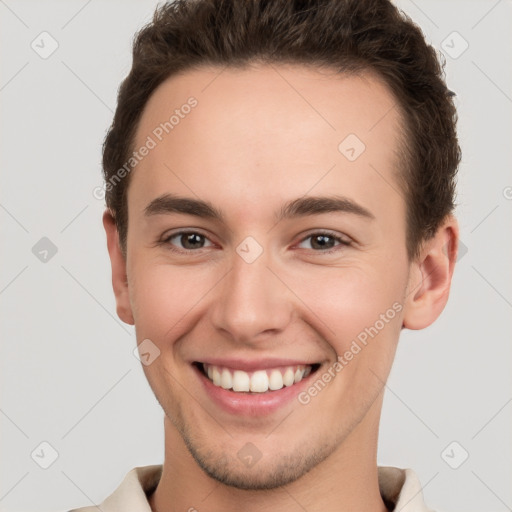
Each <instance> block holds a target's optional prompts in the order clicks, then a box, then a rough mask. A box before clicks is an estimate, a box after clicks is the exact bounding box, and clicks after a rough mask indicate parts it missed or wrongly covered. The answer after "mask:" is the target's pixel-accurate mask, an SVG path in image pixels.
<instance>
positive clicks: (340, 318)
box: [297, 266, 405, 357]
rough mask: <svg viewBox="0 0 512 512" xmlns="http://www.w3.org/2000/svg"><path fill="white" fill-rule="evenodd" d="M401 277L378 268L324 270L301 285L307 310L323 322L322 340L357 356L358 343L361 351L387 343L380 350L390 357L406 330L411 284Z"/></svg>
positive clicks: (310, 276) (317, 323)
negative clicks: (405, 302) (407, 285)
mask: <svg viewBox="0 0 512 512" xmlns="http://www.w3.org/2000/svg"><path fill="white" fill-rule="evenodd" d="M320 274H321V275H320ZM398 274H399V273H398V272H396V271H394V269H389V268H387V269H386V268H379V267H378V266H368V267H366V268H364V269H363V268H362V267H359V268H358V267H347V268H339V269H334V268H330V269H322V272H321V273H318V274H317V275H315V273H311V274H309V276H308V277H305V278H302V279H301V280H298V281H297V282H298V283H299V282H300V283H302V284H301V285H300V291H299V292H298V295H300V296H301V297H305V298H307V300H306V301H305V302H306V305H307V306H308V307H309V308H310V309H311V310H312V311H313V312H314V313H315V315H316V316H317V317H318V318H319V319H320V320H321V323H322V324H323V325H324V329H323V330H322V334H324V335H325V338H326V339H327V340H329V343H330V344H331V345H332V347H333V348H334V349H335V350H336V352H337V354H338V355H342V354H344V353H345V352H346V351H350V350H352V351H353V352H357V351H358V349H357V346H353V342H354V341H356V340H357V342H358V344H359V345H360V346H361V347H367V346H369V345H370V340H373V339H379V340H382V341H381V342H380V343H379V344H378V346H377V347H376V348H375V349H374V350H377V351H387V350H389V349H390V348H391V347H392V346H393V345H394V344H395V343H396V340H397V339H398V335H399V333H400V328H401V325H402V313H401V311H402V309H403V306H402V303H401V301H402V297H403V289H404V287H405V280H404V278H403V276H402V277H401V278H399V275H398ZM315 325H317V326H320V322H319V321H318V320H317V321H316V322H315ZM361 352H363V351H361ZM348 357H351V356H350V355H348ZM358 357H359V356H358Z"/></svg>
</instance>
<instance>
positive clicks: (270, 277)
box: [211, 252, 293, 345]
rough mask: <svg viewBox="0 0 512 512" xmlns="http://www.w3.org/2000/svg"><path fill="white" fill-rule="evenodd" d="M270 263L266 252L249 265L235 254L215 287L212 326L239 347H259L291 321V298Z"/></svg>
mask: <svg viewBox="0 0 512 512" xmlns="http://www.w3.org/2000/svg"><path fill="white" fill-rule="evenodd" d="M269 263H270V262H269V261H268V258H267V257H266V253H265V252H264V253H263V254H262V255H261V256H260V257H259V258H258V259H257V260H256V261H254V262H252V263H247V262H246V261H244V260H243V259H242V258H241V257H239V256H238V255H236V254H235V255H234V258H233V266H232V268H231V270H230V272H228V274H227V275H226V277H225V278H224V279H223V280H222V282H221V283H219V284H220V285H221V286H219V287H217V290H216V295H215V297H214V300H213V306H212V309H211V319H212V322H213V324H214V326H215V328H216V329H217V330H220V331H223V334H224V335H226V334H228V335H229V337H230V338H232V339H233V340H234V341H236V342H238V343H244V344H247V345H251V344H259V343H260V341H262V340H263V339H267V338H268V335H271V334H277V333H279V332H281V331H283V330H284V329H285V328H286V326H287V325H288V324H289V323H290V321H291V318H292V314H293V302H292V297H291V296H290V294H289V291H288V289H287V288H286V286H285V285H284V284H283V282H282V281H281V280H280V279H279V278H278V277H277V275H276V274H277V273H276V272H275V270H274V269H273V268H272V269H271V268H269Z"/></svg>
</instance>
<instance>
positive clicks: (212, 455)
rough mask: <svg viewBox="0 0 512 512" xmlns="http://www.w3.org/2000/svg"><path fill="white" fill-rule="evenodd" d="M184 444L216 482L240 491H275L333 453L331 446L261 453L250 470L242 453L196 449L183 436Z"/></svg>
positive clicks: (304, 446)
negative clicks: (288, 451)
mask: <svg viewBox="0 0 512 512" xmlns="http://www.w3.org/2000/svg"><path fill="white" fill-rule="evenodd" d="M184 439H185V444H186V445H187V448H188V450H189V452H190V453H191V455H192V457H193V458H194V460H195V461H196V463H197V465H198V466H199V467H200V468H201V469H202V470H203V471H204V472H205V473H206V474H207V475H208V476H209V477H210V478H212V479H214V480H216V481H217V482H219V483H221V484H223V485H226V486H228V487H233V488H236V489H241V490H251V491H262V490H270V489H276V488H278V487H283V486H285V485H288V484H291V483H292V482H295V481H296V480H298V479H300V478H301V477H302V476H304V475H305V474H306V473H308V472H309V471H311V470H312V469H313V468H314V467H315V466H317V465H318V464H320V463H321V462H322V461H324V460H325V459H326V458H327V457H329V455H330V454H331V453H332V452H333V450H334V448H335V447H334V446H332V445H331V444H329V445H327V444H323V445H322V444H321V445H320V446H316V447H315V446H311V445H309V444H307V445H305V444H302V445H301V449H300V450H299V449H293V450H291V453H288V454H286V453H276V452H274V451H272V453H269V452H267V456H265V454H261V458H260V459H259V460H257V461H256V462H254V463H253V464H252V465H250V467H249V466H248V465H247V464H246V463H244V461H243V458H242V457H241V450H239V451H237V450H236V449H234V450H233V452H232V454H230V453H227V450H221V449H219V448H217V449H215V448H213V447H212V448H211V449H208V448H206V447H204V446H202V447H198V446H197V445H196V444H195V443H193V442H191V440H190V439H189V438H188V439H187V437H186V436H185V437H184ZM252 449H253V450H256V448H255V447H254V446H253V448H252Z"/></svg>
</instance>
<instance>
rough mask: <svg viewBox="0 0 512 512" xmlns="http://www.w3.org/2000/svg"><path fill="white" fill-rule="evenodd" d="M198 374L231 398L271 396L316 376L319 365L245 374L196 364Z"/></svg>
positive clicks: (237, 370) (198, 362)
mask: <svg viewBox="0 0 512 512" xmlns="http://www.w3.org/2000/svg"><path fill="white" fill-rule="evenodd" d="M193 366H195V367H196V368H197V369H198V371H199V372H200V373H201V374H202V375H203V376H204V377H205V378H206V379H208V380H209V381H210V382H211V383H213V385H214V386H215V387H218V388H222V389H224V390H225V391H228V392H231V393H233V394H242V395H255V394H265V393H267V394H269V393H270V394H272V393H274V392H277V391H280V390H282V389H283V388H292V387H294V386H295V385H297V384H298V383H299V382H301V381H302V380H303V379H306V378H307V377H308V376H310V375H311V374H313V373H315V372H316V371H317V370H318V368H320V363H315V364H297V365H289V366H278V367H275V368H265V369H261V370H256V371H244V370H241V369H235V368H228V367H225V366H219V365H215V364H209V363H203V362H200V361H195V362H194V363H193Z"/></svg>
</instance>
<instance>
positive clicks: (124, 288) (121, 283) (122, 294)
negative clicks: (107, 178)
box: [103, 209, 135, 325]
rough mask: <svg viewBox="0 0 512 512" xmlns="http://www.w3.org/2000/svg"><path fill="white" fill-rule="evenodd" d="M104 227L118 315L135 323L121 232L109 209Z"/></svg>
mask: <svg viewBox="0 0 512 512" xmlns="http://www.w3.org/2000/svg"><path fill="white" fill-rule="evenodd" d="M103 227H104V228H105V233H106V234H107V247H108V253H109V256H110V264H111V266H112V287H113V289H114V295H115V296H116V304H117V316H118V317H119V318H120V319H121V320H122V321H123V322H125V323H126V324H130V325H134V323H135V322H134V319H133V313H132V308H131V304H130V295H129V290H128V279H127V274H126V260H125V258H124V256H123V253H122V251H121V246H120V244H119V233H118V231H117V226H116V223H115V220H114V217H113V216H112V214H111V213H110V210H108V209H106V210H105V212H103Z"/></svg>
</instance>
